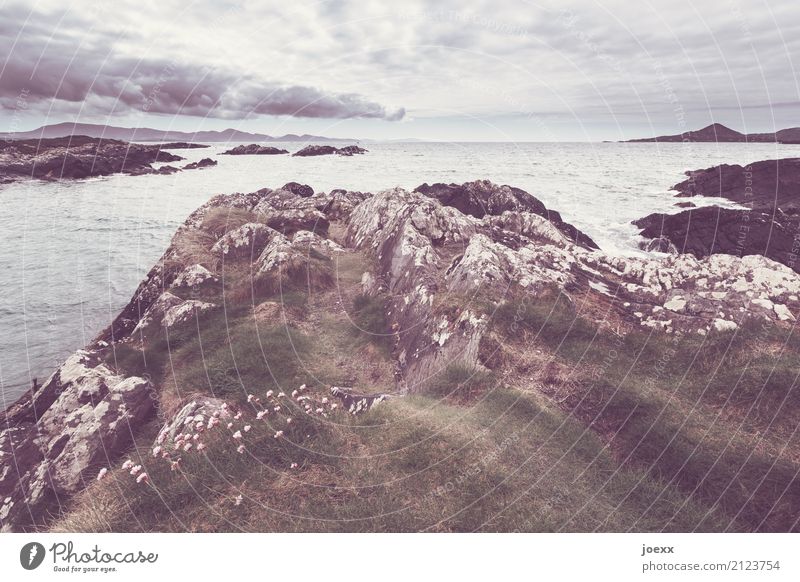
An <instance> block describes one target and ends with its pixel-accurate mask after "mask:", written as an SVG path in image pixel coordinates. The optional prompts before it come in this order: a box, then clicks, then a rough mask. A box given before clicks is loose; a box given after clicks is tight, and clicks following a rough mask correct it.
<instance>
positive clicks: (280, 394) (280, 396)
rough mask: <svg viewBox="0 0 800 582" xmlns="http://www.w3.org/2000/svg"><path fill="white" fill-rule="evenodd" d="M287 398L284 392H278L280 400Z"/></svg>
mask: <svg viewBox="0 0 800 582" xmlns="http://www.w3.org/2000/svg"><path fill="white" fill-rule="evenodd" d="M285 396H286V394H284V393H283V392H278V398H283V397H285Z"/></svg>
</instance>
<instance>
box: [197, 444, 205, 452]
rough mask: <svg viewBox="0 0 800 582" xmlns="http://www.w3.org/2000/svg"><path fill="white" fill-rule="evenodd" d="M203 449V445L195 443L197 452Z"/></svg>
mask: <svg viewBox="0 0 800 582" xmlns="http://www.w3.org/2000/svg"><path fill="white" fill-rule="evenodd" d="M205 448H206V446H205V445H204V444H203V443H197V450H198V451H202V450H203V449H205Z"/></svg>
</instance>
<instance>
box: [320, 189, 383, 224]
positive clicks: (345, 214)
mask: <svg viewBox="0 0 800 582" xmlns="http://www.w3.org/2000/svg"><path fill="white" fill-rule="evenodd" d="M370 196H372V194H371V193H369V192H352V191H349V190H331V191H330V192H329V193H328V194H325V193H324V192H323V193H320V194H317V195H315V196H314V198H313V200H314V202H315V206H316V208H317V210H319V211H320V212H322V213H323V214H324V215H325V216H326V217H327V218H328V220H347V218H349V216H350V213H351V212H353V209H354V208H355V207H356V206H358V205H359V204H361V203H362V202H363V201H364V200H366V199H367V198H369V197H370Z"/></svg>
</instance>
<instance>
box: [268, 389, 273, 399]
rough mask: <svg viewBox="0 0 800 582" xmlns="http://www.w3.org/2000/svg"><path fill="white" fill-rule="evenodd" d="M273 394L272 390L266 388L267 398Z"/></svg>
mask: <svg viewBox="0 0 800 582" xmlns="http://www.w3.org/2000/svg"><path fill="white" fill-rule="evenodd" d="M273 394H275V393H274V392H273V391H272V390H267V398H272V395H273Z"/></svg>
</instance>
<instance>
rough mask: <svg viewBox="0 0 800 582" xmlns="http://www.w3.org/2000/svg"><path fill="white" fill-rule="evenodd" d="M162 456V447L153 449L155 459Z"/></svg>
mask: <svg viewBox="0 0 800 582" xmlns="http://www.w3.org/2000/svg"><path fill="white" fill-rule="evenodd" d="M160 454H161V447H160V446H158V447H155V448H154V449H153V456H154V457H157V456H158V455H160Z"/></svg>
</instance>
